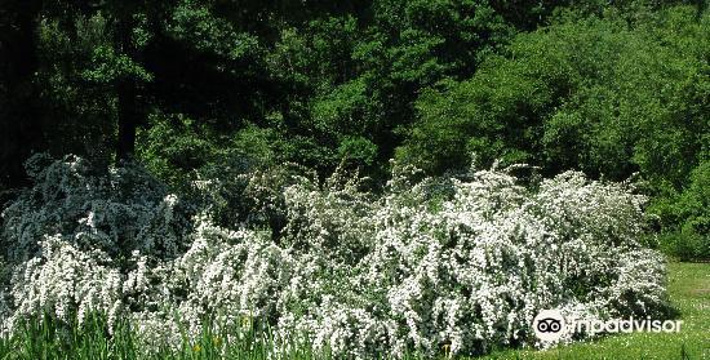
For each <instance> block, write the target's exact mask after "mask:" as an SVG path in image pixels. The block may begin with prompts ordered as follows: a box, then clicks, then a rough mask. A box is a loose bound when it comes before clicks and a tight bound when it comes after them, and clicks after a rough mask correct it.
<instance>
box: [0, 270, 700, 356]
mask: <svg viewBox="0 0 710 360" xmlns="http://www.w3.org/2000/svg"><path fill="white" fill-rule="evenodd" d="M669 276H670V278H669V284H668V290H669V293H670V296H671V300H672V302H673V304H674V306H675V307H676V308H677V309H678V310H679V311H680V313H681V319H682V320H683V321H684V323H683V328H682V331H681V332H680V333H674V334H651V333H634V334H626V335H617V336H607V337H604V338H602V339H599V340H597V341H593V342H585V343H577V344H573V345H569V346H561V347H558V348H555V349H551V350H546V351H534V350H504V351H499V352H495V353H493V354H491V355H488V356H485V357H480V358H475V359H470V360H499V359H500V360H503V359H516V360H518V359H531V360H536V359H540V360H545V359H548V360H550V359H599V360H601V359H610V360H612V359H614V360H615V359H644V360H646V359H659V360H674V359H678V360H696V359H697V360H700V359H708V360H710V264H690V263H671V264H670V265H669ZM60 334H62V335H60ZM262 334H263V332H260V333H259V334H257V333H255V332H254V333H244V334H242V335H243V337H242V338H243V340H242V341H236V342H234V343H230V344H229V345H228V346H225V344H222V343H221V340H220V339H223V338H224V336H223V335H224V334H222V336H220V335H219V334H211V333H205V334H203V336H202V338H201V339H198V341H197V343H193V344H186V346H185V347H184V348H183V349H182V350H181V351H177V352H175V351H168V350H164V351H160V352H158V353H153V354H147V353H146V352H145V351H144V349H141V347H140V345H138V342H137V341H136V339H135V338H134V336H133V335H132V334H131V332H130V331H128V330H121V329H119V330H117V332H116V335H115V336H114V337H113V338H112V339H111V340H109V338H110V337H109V336H108V335H107V332H106V325H105V321H104V320H103V319H101V318H92V321H89V322H88V325H86V326H85V328H84V329H83V330H82V331H78V330H76V327H71V329H70V330H69V331H65V332H62V331H58V329H57V328H56V325H55V324H53V323H52V322H51V321H39V322H32V323H28V324H27V326H25V327H24V329H23V331H21V334H20V335H19V336H16V337H13V338H12V339H0V360H4V359H32V360H40V359H86V360H89V359H91V360H94V359H98V360H113V359H126V360H127V359H138V358H140V359H190V360H196V359H218V358H227V359H240V360H241V359H253V360H257V359H259V360H260V359H264V360H266V359H271V358H273V355H274V354H273V352H272V350H273V348H272V347H270V346H269V340H268V339H266V341H264V340H263V338H260V336H261V335H262ZM293 348H294V350H293V351H291V352H289V353H288V354H283V355H285V356H284V358H287V359H298V360H308V359H317V358H318V359H322V358H331V357H329V356H318V355H317V354H315V353H314V352H313V351H311V350H310V349H309V348H308V347H307V346H294V347H293ZM412 358H418V357H416V356H414V357H412Z"/></svg>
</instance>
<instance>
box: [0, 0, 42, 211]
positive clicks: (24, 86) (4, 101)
mask: <svg viewBox="0 0 710 360" xmlns="http://www.w3.org/2000/svg"><path fill="white" fill-rule="evenodd" d="M2 6H3V9H2V10H0V190H2V187H3V185H4V186H8V187H14V186H18V185H21V184H23V183H24V182H25V180H26V179H25V172H24V169H23V166H22V164H23V162H24V161H25V159H26V158H27V156H29V155H30V154H31V152H32V150H33V149H36V148H38V147H39V148H41V147H42V143H43V141H42V140H43V139H42V138H41V135H40V134H41V133H42V129H41V124H40V117H39V111H38V106H37V102H36V99H37V96H38V95H37V89H36V88H35V86H34V85H33V82H32V81H33V77H34V74H35V72H36V71H37V67H38V61H37V44H36V39H35V30H36V20H37V17H38V14H39V11H40V9H41V8H42V1H41V0H15V1H11V2H7V3H6V4H5V5H2ZM2 200H3V199H1V198H0V205H2V203H3V201H2Z"/></svg>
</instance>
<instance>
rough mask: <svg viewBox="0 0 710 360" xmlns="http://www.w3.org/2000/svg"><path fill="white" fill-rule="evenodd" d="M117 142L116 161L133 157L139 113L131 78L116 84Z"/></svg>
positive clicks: (134, 86) (134, 87)
mask: <svg viewBox="0 0 710 360" xmlns="http://www.w3.org/2000/svg"><path fill="white" fill-rule="evenodd" d="M117 90H118V139H117V140H118V142H117V144H116V145H117V146H116V161H118V162H121V161H126V160H130V159H132V158H133V155H134V153H135V149H136V128H137V127H138V123H139V122H140V120H141V119H140V117H141V114H140V112H139V111H138V103H137V101H136V96H137V93H136V85H135V83H134V82H133V81H131V80H123V81H121V82H120V83H119V84H118V89H117Z"/></svg>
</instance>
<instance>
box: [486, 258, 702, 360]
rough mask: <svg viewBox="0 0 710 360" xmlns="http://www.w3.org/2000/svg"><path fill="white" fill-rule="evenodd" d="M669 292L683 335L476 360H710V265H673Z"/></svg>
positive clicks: (616, 339) (614, 339)
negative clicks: (678, 316)
mask: <svg viewBox="0 0 710 360" xmlns="http://www.w3.org/2000/svg"><path fill="white" fill-rule="evenodd" d="M668 291H669V293H670V296H671V301H672V302H673V305H674V306H675V307H676V308H677V309H678V310H679V311H680V313H681V320H683V326H682V328H681V332H680V333H672V334H666V333H661V334H653V333H633V334H624V335H617V336H607V337H604V338H602V339H600V340H597V341H592V342H584V343H577V344H572V345H568V346H560V347H557V348H554V349H550V350H546V351H533V350H506V351H501V352H496V353H493V354H491V355H489V356H486V357H482V358H477V359H476V360H507V359H511V360H512V359H515V360H518V359H520V360H528V359H530V360H552V359H565V360H566V359H570V360H572V359H575V360H576V359H590V360H606V359H609V360H616V359H639V360H640V359H643V360H652V359H658V360H674V359H678V360H696V359H697V360H705V359H708V360H710V264H693V263H671V264H669V283H668Z"/></svg>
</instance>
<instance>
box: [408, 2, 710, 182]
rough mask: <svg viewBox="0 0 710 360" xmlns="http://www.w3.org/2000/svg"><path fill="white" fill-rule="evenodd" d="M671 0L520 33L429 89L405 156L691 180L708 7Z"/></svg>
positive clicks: (429, 163)
mask: <svg viewBox="0 0 710 360" xmlns="http://www.w3.org/2000/svg"><path fill="white" fill-rule="evenodd" d="M695 13H696V10H695V9H694V8H691V7H674V8H670V9H668V10H664V11H659V12H657V13H653V14H652V15H649V18H644V19H641V20H629V19H626V18H624V17H623V16H621V15H618V14H616V13H614V12H608V13H607V14H605V15H604V16H603V17H601V18H597V17H585V18H582V19H576V18H574V17H569V16H568V17H564V16H561V17H560V20H559V22H558V23H556V24H554V25H551V26H549V27H547V28H545V29H541V30H538V31H535V32H532V33H529V34H520V35H518V36H517V38H516V39H515V40H514V41H513V43H512V44H511V46H510V47H509V48H508V49H507V54H506V55H504V56H493V57H490V58H488V60H487V61H486V62H485V63H484V64H483V65H482V67H481V69H480V70H479V71H478V72H477V73H476V75H475V76H474V77H473V78H471V79H470V80H467V81H464V82H461V83H453V84H448V86H446V87H445V88H444V89H443V90H440V91H430V92H427V93H425V94H424V95H423V96H422V97H420V99H419V100H418V102H417V108H418V110H419V111H418V113H419V120H418V122H417V124H416V125H415V126H414V128H413V129H412V130H411V132H410V135H409V138H408V140H407V143H406V146H405V147H403V148H401V149H400V150H399V152H398V156H399V157H400V158H402V159H406V160H408V161H410V162H413V163H415V164H418V165H420V166H423V167H424V168H425V169H427V170H429V171H434V172H441V171H443V170H445V169H448V168H451V167H457V166H458V167H461V166H465V164H466V163H467V160H468V159H467V154H468V153H470V152H474V153H477V154H479V155H480V156H481V158H482V160H483V161H485V162H492V161H493V160H494V159H503V161H505V162H509V163H511V162H518V161H527V162H531V163H534V164H536V165H541V166H543V168H544V171H545V172H546V173H558V172H559V171H561V170H563V169H569V168H576V169H580V170H583V171H585V172H586V173H589V174H591V175H593V176H600V175H603V176H606V177H609V178H612V179H617V180H620V179H624V178H626V177H628V176H630V175H631V174H632V173H633V172H635V171H639V170H640V171H641V173H642V175H643V176H645V177H646V178H647V179H649V180H651V181H652V183H653V184H654V185H655V186H660V185H661V184H662V183H663V182H668V183H669V184H670V185H671V186H674V187H676V188H679V187H682V186H683V184H684V183H685V181H686V179H687V177H688V175H689V173H690V171H691V170H692V169H693V167H694V166H695V165H696V164H697V162H698V154H699V152H700V150H701V146H702V136H703V134H706V133H707V132H708V131H710V129H708V124H707V122H706V121H705V120H704V114H706V113H707V112H708V110H710V102H708V100H707V99H709V98H710V97H709V96H708V95H710V93H709V92H708V90H709V89H710V82H709V81H708V77H707V74H708V70H709V69H710V67H709V64H708V55H709V53H708V52H707V49H709V48H710V47H707V46H705V45H701V44H706V43H707V39H708V38H709V35H710V16H707V15H705V16H703V17H702V18H700V19H697V18H696V17H695V16H694V15H695Z"/></svg>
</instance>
